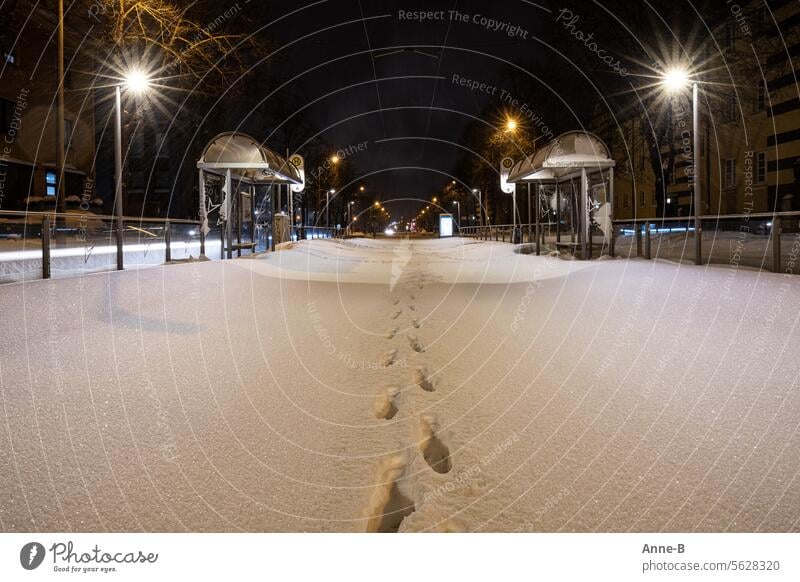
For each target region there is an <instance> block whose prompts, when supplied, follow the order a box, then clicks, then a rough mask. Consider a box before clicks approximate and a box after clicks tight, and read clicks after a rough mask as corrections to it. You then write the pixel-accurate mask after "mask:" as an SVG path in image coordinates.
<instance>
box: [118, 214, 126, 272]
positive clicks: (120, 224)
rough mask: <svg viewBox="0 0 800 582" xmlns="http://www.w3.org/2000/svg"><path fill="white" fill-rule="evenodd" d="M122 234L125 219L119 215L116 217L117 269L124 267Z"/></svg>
mask: <svg viewBox="0 0 800 582" xmlns="http://www.w3.org/2000/svg"><path fill="white" fill-rule="evenodd" d="M124 235H125V219H124V218H122V217H119V218H117V271H122V270H123V269H124V268H125V261H124V259H123V245H124V243H125V241H124Z"/></svg>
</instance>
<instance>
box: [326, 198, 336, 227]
mask: <svg viewBox="0 0 800 582" xmlns="http://www.w3.org/2000/svg"><path fill="white" fill-rule="evenodd" d="M332 194H336V189H335V188H331V189H330V190H328V191H327V192H325V226H326V227H328V228H330V227H331V199H330V197H331V195H332Z"/></svg>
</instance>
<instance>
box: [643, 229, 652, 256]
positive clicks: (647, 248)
mask: <svg viewBox="0 0 800 582" xmlns="http://www.w3.org/2000/svg"><path fill="white" fill-rule="evenodd" d="M644 234H645V239H644V252H645V258H646V259H647V260H648V261H649V260H650V259H652V258H653V256H652V255H651V254H650V221H649V220H648V221H647V223H646V224H645V225H644Z"/></svg>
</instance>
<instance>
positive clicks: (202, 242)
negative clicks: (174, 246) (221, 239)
mask: <svg viewBox="0 0 800 582" xmlns="http://www.w3.org/2000/svg"><path fill="white" fill-rule="evenodd" d="M200 254H201V255H205V254H206V231H205V230H203V225H202V224H201V225H200Z"/></svg>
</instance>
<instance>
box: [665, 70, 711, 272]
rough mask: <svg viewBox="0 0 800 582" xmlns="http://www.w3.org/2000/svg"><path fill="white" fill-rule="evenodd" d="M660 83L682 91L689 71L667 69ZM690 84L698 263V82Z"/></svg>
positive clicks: (697, 258)
mask: <svg viewBox="0 0 800 582" xmlns="http://www.w3.org/2000/svg"><path fill="white" fill-rule="evenodd" d="M661 83H662V85H663V86H664V87H666V89H667V91H668V92H669V93H679V92H682V91H683V90H684V89H685V88H686V86H687V85H689V83H690V81H689V73H688V71H687V70H686V69H683V68H673V69H669V70H667V71H666V72H665V73H664V74H663V75H662V77H661ZM691 86H692V149H693V150H694V151H693V154H692V164H693V166H694V168H693V172H692V179H693V180H694V183H693V190H692V206H693V207H694V262H695V264H696V265H699V264H700V263H701V262H702V259H703V255H702V252H703V246H702V244H703V241H702V238H703V221H702V200H701V195H700V109H699V99H698V93H699V88H698V83H697V81H691Z"/></svg>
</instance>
